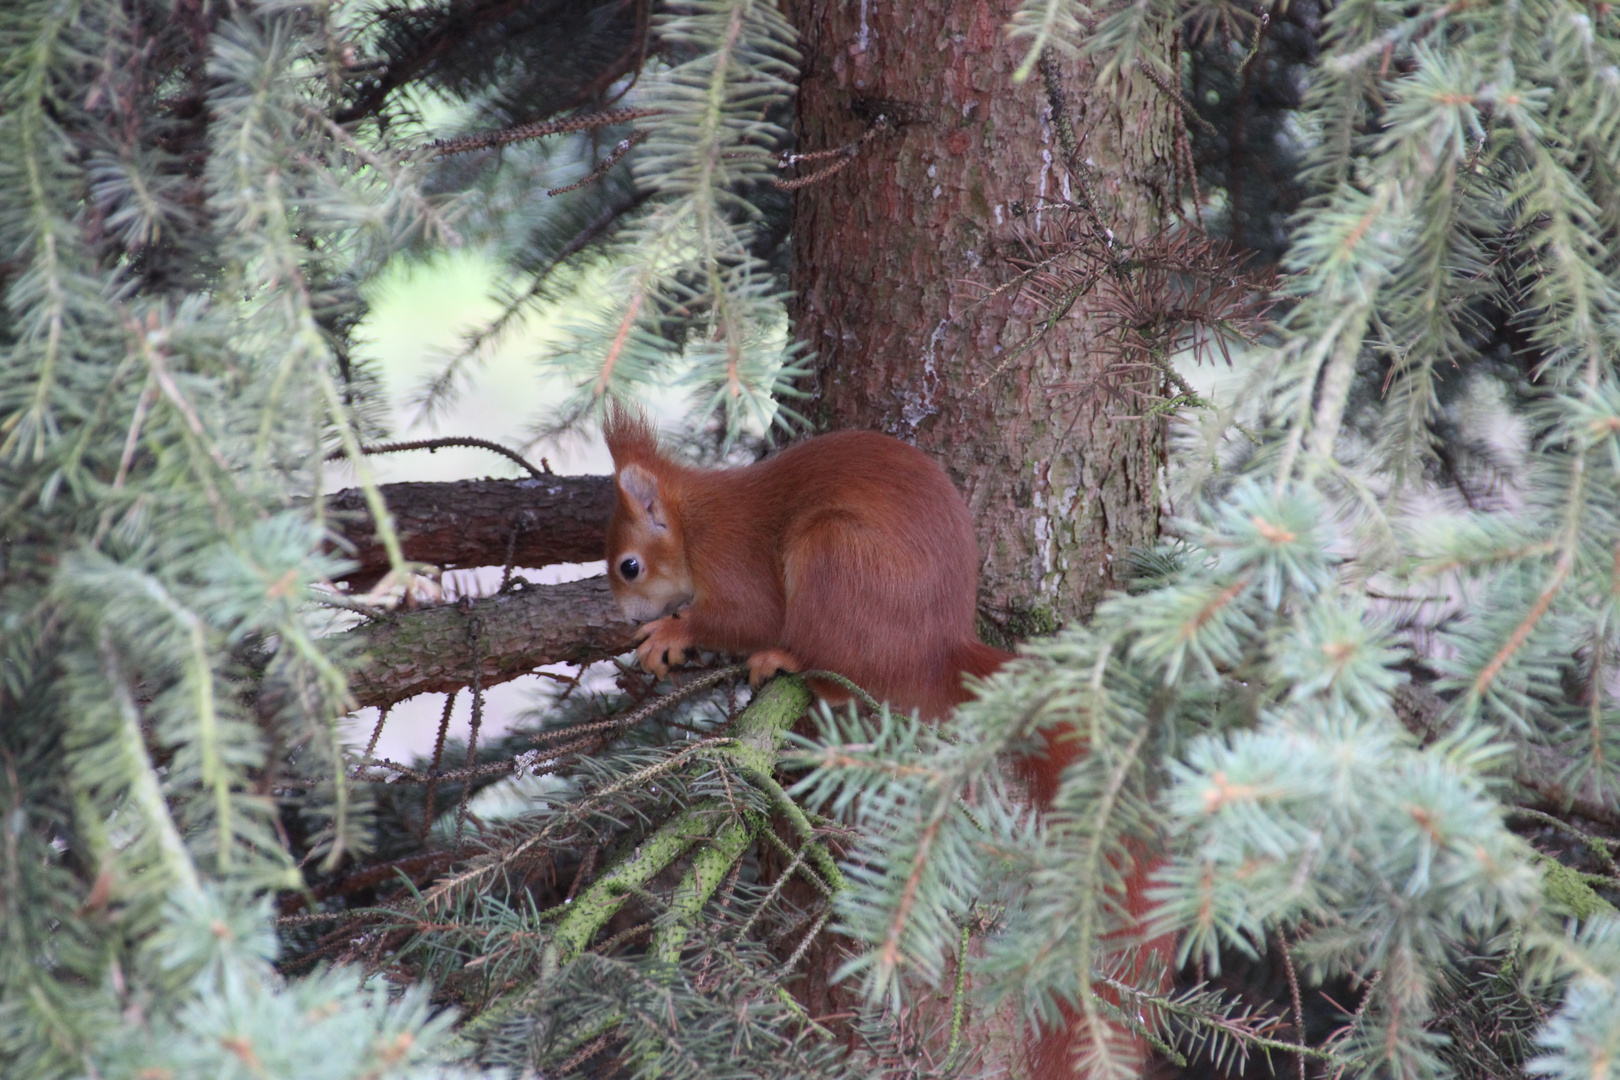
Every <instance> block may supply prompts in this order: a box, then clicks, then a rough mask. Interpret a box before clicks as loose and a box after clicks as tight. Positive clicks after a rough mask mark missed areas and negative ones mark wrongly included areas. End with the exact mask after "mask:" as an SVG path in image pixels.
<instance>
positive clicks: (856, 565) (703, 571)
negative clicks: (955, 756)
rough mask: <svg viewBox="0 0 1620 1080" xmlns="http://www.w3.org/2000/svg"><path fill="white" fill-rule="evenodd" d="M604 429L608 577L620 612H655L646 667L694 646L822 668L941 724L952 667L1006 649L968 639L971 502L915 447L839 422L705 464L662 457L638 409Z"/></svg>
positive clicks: (979, 662)
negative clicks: (729, 460) (762, 451)
mask: <svg viewBox="0 0 1620 1080" xmlns="http://www.w3.org/2000/svg"><path fill="white" fill-rule="evenodd" d="M606 435H607V442H608V449H609V450H610V451H611V452H612V454H613V465H614V471H615V476H616V477H617V478H618V500H617V505H616V507H615V509H614V512H613V517H612V520H611V521H610V523H609V525H608V578H609V581H610V582H611V584H612V587H613V592H614V596H615V597H617V598H618V600H619V603H620V606H621V607H623V608H624V611H625V614H626V615H627V616H629V617H631V618H636V619H643V620H651V621H650V622H648V623H647V624H646V625H645V626H643V627H642V633H643V635H644V640H643V643H642V647H641V651H640V656H641V659H642V662H643V664H644V665H645V666H647V667H648V668H649V669H650V670H653V671H655V672H658V673H660V674H661V673H662V672H663V670H666V669H667V667H668V666H669V665H670V664H674V663H678V662H679V661H680V659H681V657H682V655H683V654H684V653H686V652H688V651H691V650H692V649H694V648H707V649H716V650H720V651H724V652H735V653H743V654H745V655H747V656H749V658H750V666H751V668H752V669H753V675H754V676H755V678H756V681H757V680H758V679H761V678H765V677H768V676H769V675H771V674H773V673H774V672H775V671H777V670H788V671H809V670H816V669H822V670H827V671H836V672H838V673H839V674H841V675H845V676H847V677H848V678H850V679H851V680H853V681H854V682H855V683H856V684H857V685H859V686H861V687H864V688H865V689H866V690H868V691H870V692H871V693H872V694H873V695H874V696H875V697H877V698H879V699H881V700H885V701H888V702H889V703H891V704H892V705H895V706H897V707H899V708H902V709H917V710H920V711H921V713H922V714H923V715H924V716H926V717H930V718H938V717H940V716H943V715H944V714H945V713H947V712H949V711H950V709H951V707H952V706H954V705H956V704H959V703H960V702H962V701H963V700H965V699H966V697H967V693H966V691H965V690H964V688H963V685H962V673H963V672H968V673H971V674H974V675H988V674H990V673H991V672H992V671H994V670H995V669H996V668H997V667H999V666H1001V664H1002V663H1003V662H1005V661H1006V660H1007V659H1008V657H1009V655H1010V654H1008V653H1004V652H1001V651H1000V650H997V649H992V648H991V647H990V646H988V645H985V644H983V643H982V642H980V641H979V640H978V638H977V636H976V634H975V631H974V621H975V607H976V603H977V594H978V585H979V551H978V547H977V544H976V543H975V541H974V537H973V521H972V518H971V517H969V515H968V509H967V505H966V504H965V503H963V501H962V497H961V496H960V495H959V494H957V491H956V488H955V487H954V486H952V484H951V481H950V478H949V477H947V476H946V475H945V471H944V470H943V469H941V468H940V467H939V466H938V465H937V464H935V463H934V462H933V461H932V460H930V459H929V458H928V457H927V456H926V455H925V454H923V453H922V452H921V451H920V450H918V449H916V448H915V447H912V446H908V445H906V444H905V443H903V442H900V441H899V440H898V439H892V438H889V437H888V436H886V435H878V434H875V433H872V432H864V431H842V432H836V433H834V434H831V435H823V436H820V437H819V438H815V439H810V440H807V441H805V442H803V443H800V444H798V445H796V446H792V447H789V448H788V449H786V450H783V451H782V452H781V453H778V454H776V455H774V456H772V457H770V458H767V459H766V460H764V461H761V462H759V463H758V464H755V465H749V466H746V467H744V468H738V469H717V470H710V469H695V468H691V467H689V466H686V465H682V464H680V463H679V462H676V461H672V460H670V459H669V458H667V457H665V456H664V455H663V454H662V453H661V452H660V451H659V449H658V443H657V439H656V437H655V436H654V435H653V432H652V429H651V428H650V427H649V426H648V424H647V423H646V421H645V420H643V419H641V418H639V417H632V416H629V415H628V414H625V413H623V412H614V413H612V414H610V416H609V418H608V424H607V428H606ZM627 558H634V559H635V560H636V561H637V565H638V568H639V569H638V572H637V573H636V575H635V578H634V579H633V580H631V579H627V578H626V577H625V576H624V574H623V573H622V572H621V567H622V566H623V562H624V560H625V559H627ZM818 690H825V691H826V694H825V696H835V694H834V692H833V691H832V690H831V688H830V687H818Z"/></svg>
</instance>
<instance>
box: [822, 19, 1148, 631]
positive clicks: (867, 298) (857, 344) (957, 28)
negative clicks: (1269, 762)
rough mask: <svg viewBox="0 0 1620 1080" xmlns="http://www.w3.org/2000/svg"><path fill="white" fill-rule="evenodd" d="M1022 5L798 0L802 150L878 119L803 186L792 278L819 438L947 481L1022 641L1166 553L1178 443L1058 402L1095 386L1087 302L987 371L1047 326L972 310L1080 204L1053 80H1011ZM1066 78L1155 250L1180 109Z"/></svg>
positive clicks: (1085, 406) (1089, 140) (1078, 69)
mask: <svg viewBox="0 0 1620 1080" xmlns="http://www.w3.org/2000/svg"><path fill="white" fill-rule="evenodd" d="M1015 7H1016V4H1015V3H1014V2H1012V0H976V2H968V3H944V2H940V0H934V2H924V3H909V4H881V3H870V2H867V0H861V2H858V3H857V2H855V0H796V2H795V3H794V4H793V18H794V21H795V23H796V24H797V26H798V29H799V33H800V36H801V45H802V48H803V51H804V55H805V57H806V60H805V66H804V71H803V73H802V81H801V83H800V89H799V95H798V104H797V109H798V120H799V149H800V151H801V152H806V153H809V152H814V151H820V150H826V149H829V148H835V147H840V146H846V145H849V144H851V143H854V142H856V141H857V140H859V139H861V138H862V136H863V135H864V134H865V133H867V132H868V131H869V130H870V128H871V127H872V125H874V124H875V123H878V117H880V116H881V117H883V118H884V119H883V121H882V127H883V129H882V130H880V131H879V132H878V134H876V135H875V136H874V137H872V138H871V139H870V140H869V141H868V142H867V143H865V144H864V145H863V146H862V147H861V148H860V149H859V151H858V152H857V153H856V154H855V155H854V158H853V160H852V161H850V162H849V164H847V165H846V166H844V167H842V168H841V169H839V170H838V171H836V172H835V173H833V174H832V175H830V176H827V177H825V178H823V179H820V180H817V181H815V182H813V183H810V184H808V185H807V186H805V187H804V188H803V189H801V190H800V191H798V193H797V195H796V197H795V205H794V212H793V237H794V241H793V280H794V288H795V290H796V293H797V296H798V298H799V299H798V301H797V305H796V310H795V312H794V316H795V320H796V332H797V334H798V335H799V337H800V338H801V339H802V340H804V341H805V342H806V343H807V344H808V345H809V347H810V348H811V349H813V350H814V351H815V354H816V386H815V387H814V390H815V392H816V394H817V395H818V398H819V415H818V419H819V421H820V422H821V423H822V425H823V426H825V427H828V428H845V427H856V428H869V429H876V430H881V431H886V432H889V433H891V434H894V435H897V436H899V437H901V438H905V439H907V440H910V441H913V442H915V443H916V445H917V446H919V447H921V448H922V449H924V450H926V451H927V452H929V453H931V454H933V455H934V456H935V457H936V458H937V459H938V460H939V461H940V462H942V463H943V464H944V465H945V466H946V468H947V469H948V470H949V471H950V473H951V475H952V476H953V477H954V478H955V480H956V482H957V483H958V485H959V486H960V487H961V488H962V490H963V492H964V494H965V495H966V496H967V499H968V503H969V505H970V507H971V508H972V510H973V512H974V517H975V519H976V520H977V522H978V523H979V542H980V548H981V550H982V552H983V555H984V584H983V590H982V592H981V601H982V610H983V612H984V614H985V615H986V616H987V617H988V618H989V619H990V620H991V621H992V622H995V623H998V624H999V625H1000V626H1001V627H1002V628H1003V629H1004V630H1005V631H1006V632H1008V633H1009V634H1010V635H1012V636H1020V635H1023V634H1028V633H1031V632H1040V631H1044V630H1049V629H1051V628H1053V627H1054V626H1056V625H1057V624H1058V623H1060V622H1064V621H1069V620H1072V619H1075V618H1078V617H1083V616H1084V615H1086V614H1087V613H1088V612H1089V611H1090V610H1091V608H1092V606H1093V605H1094V604H1095V603H1096V600H1097V599H1098V598H1099V596H1100V595H1101V594H1102V592H1103V591H1104V590H1105V589H1107V588H1109V587H1111V586H1113V585H1115V584H1116V581H1117V578H1116V574H1115V572H1114V569H1113V565H1112V564H1113V562H1114V560H1115V559H1117V557H1118V555H1119V553H1120V552H1122V551H1123V550H1124V549H1125V548H1126V547H1127V546H1130V545H1134V544H1143V543H1150V542H1152V541H1153V539H1154V538H1155V537H1156V536H1157V534H1158V517H1159V502H1160V497H1159V479H1158V478H1159V470H1160V467H1161V464H1162V457H1163V440H1164V434H1163V428H1162V421H1160V420H1156V419H1150V420H1135V419H1128V418H1126V417H1125V416H1123V415H1120V414H1121V413H1123V412H1125V411H1127V410H1126V408H1124V407H1122V406H1121V405H1120V404H1115V403H1110V402H1109V401H1107V400H1106V399H1100V398H1098V397H1093V398H1092V399H1090V400H1083V399H1079V400H1077V398H1076V397H1075V396H1073V395H1063V394H1053V393H1050V392H1049V391H1050V390H1051V389H1052V388H1053V387H1056V386H1058V385H1059V384H1075V383H1082V384H1084V383H1087V382H1089V381H1090V377H1091V375H1092V374H1093V370H1094V368H1095V366H1096V364H1097V359H1096V357H1095V355H1094V353H1092V352H1089V351H1088V344H1089V343H1090V342H1091V341H1092V339H1093V338H1094V337H1095V335H1096V333H1097V331H1096V327H1095V323H1094V321H1093V315H1092V313H1093V312H1094V311H1095V310H1096V308H1095V306H1094V305H1095V304H1096V303H1097V302H1098V300H1097V298H1096V297H1095V296H1085V297H1082V298H1081V299H1080V301H1079V302H1078V303H1077V304H1076V305H1075V306H1074V308H1073V309H1072V311H1071V312H1070V313H1069V315H1068V316H1067V317H1066V318H1065V319H1063V320H1062V322H1061V323H1059V324H1058V325H1057V326H1056V327H1055V328H1054V329H1053V330H1052V331H1051V333H1050V334H1049V335H1048V338H1047V340H1046V342H1045V344H1044V345H1042V346H1041V347H1038V348H1036V349H1033V350H1030V351H1029V352H1026V353H1024V354H1022V355H1019V356H1018V357H1016V359H1015V360H1013V361H1012V362H1011V363H1007V364H1006V370H1005V371H1003V372H1001V373H999V374H995V372H996V368H997V366H998V365H999V364H1002V363H1004V361H1003V360H1002V358H1001V357H1000V356H998V354H1001V353H1004V352H1006V351H1007V350H1008V349H1009V348H1011V347H1012V346H1013V345H1015V344H1016V343H1017V342H1019V341H1022V340H1023V339H1024V338H1025V337H1026V336H1027V335H1028V334H1029V333H1030V331H1032V330H1033V329H1035V327H1037V326H1038V325H1039V324H1040V323H1041V322H1042V321H1043V320H1044V319H1045V317H1046V315H1047V314H1048V312H1047V311H1046V310H1045V309H1043V308H1042V307H1041V305H1039V304H1038V303H1036V302H1035V301H1034V300H1032V299H1031V298H1030V297H1029V296H1028V295H1027V294H1026V295H1024V296H1017V295H1015V294H1013V293H1011V292H1008V293H1006V294H1002V295H998V296H996V297H993V298H991V299H990V300H989V301H988V302H983V303H979V301H982V300H983V299H984V297H985V296H986V294H987V293H988V292H989V291H990V290H991V289H992V288H994V287H995V286H997V285H999V284H1001V283H1003V282H1006V281H1008V280H1010V279H1011V278H1012V277H1013V275H1014V273H1015V268H1014V267H1013V265H1012V264H1011V263H1010V262H1009V258H1010V257H1016V256H1017V255H1018V254H1019V253H1020V251H1021V250H1022V249H1021V247H1020V244H1021V240H1022V239H1024V238H1029V237H1034V238H1036V239H1041V238H1044V237H1046V236H1048V235H1050V233H1051V231H1052V229H1053V228H1054V226H1055V225H1057V224H1058V223H1059V219H1060V217H1061V216H1062V215H1060V214H1059V213H1058V212H1057V211H1055V210H1054V209H1053V208H1052V205H1051V204H1052V202H1053V201H1055V200H1065V199H1069V200H1074V201H1078V200H1079V199H1080V198H1081V192H1082V190H1083V189H1082V185H1081V183H1080V180H1079V178H1075V177H1071V176H1069V175H1068V173H1067V171H1066V169H1065V167H1064V165H1063V158H1064V155H1063V152H1062V150H1061V149H1060V146H1059V144H1058V141H1057V136H1056V133H1055V131H1054V129H1053V127H1052V123H1051V109H1050V107H1049V104H1048V100H1047V95H1046V92H1045V90H1044V89H1043V86H1042V80H1041V78H1040V77H1039V76H1038V75H1037V76H1036V77H1033V78H1031V79H1029V80H1028V81H1027V82H1025V83H1023V84H1015V83H1014V82H1013V79H1012V72H1013V69H1014V68H1015V67H1016V65H1017V63H1018V60H1019V59H1020V56H1021V53H1020V51H1019V48H1020V47H1019V46H1018V45H1016V44H1010V43H1009V42H1008V41H1007V38H1006V33H1005V27H1006V25H1007V22H1008V20H1009V18H1010V16H1011V14H1012V12H1013V10H1014V9H1015ZM1058 69H1059V71H1060V73H1061V82H1062V84H1063V86H1064V89H1065V92H1066V96H1067V100H1068V115H1069V116H1070V118H1072V120H1073V121H1074V126H1075V128H1076V131H1077V134H1078V136H1079V140H1080V155H1081V156H1082V157H1083V158H1084V159H1086V160H1087V161H1088V162H1089V165H1090V169H1089V170H1088V171H1089V176H1088V177H1087V178H1086V185H1085V186H1086V187H1088V188H1089V190H1090V191H1091V192H1092V193H1093V194H1094V195H1095V197H1096V200H1097V204H1098V211H1099V213H1100V215H1101V217H1102V219H1103V221H1104V223H1105V224H1106V226H1107V227H1108V228H1109V229H1111V230H1112V231H1113V233H1114V234H1115V235H1116V236H1117V237H1120V238H1123V239H1130V238H1140V237H1144V236H1147V235H1151V234H1153V233H1155V232H1157V231H1159V230H1160V229H1161V228H1162V226H1163V225H1164V224H1165V222H1164V220H1163V219H1162V215H1163V214H1164V213H1166V209H1165V207H1166V205H1167V203H1168V202H1169V201H1170V200H1169V199H1168V198H1167V195H1166V190H1165V189H1166V187H1167V186H1169V185H1170V183H1171V177H1172V175H1173V170H1172V168H1171V164H1170V163H1171V162H1172V160H1173V153H1174V141H1173V140H1174V131H1175V130H1176V129H1175V127H1174V123H1175V122H1176V118H1175V116H1174V115H1173V113H1172V111H1171V110H1172V108H1173V106H1172V105H1171V104H1170V103H1169V102H1167V101H1166V100H1165V99H1163V98H1162V97H1161V96H1160V95H1159V93H1158V92H1157V91H1156V90H1155V89H1154V88H1153V86H1152V85H1151V84H1150V83H1148V82H1147V81H1146V80H1145V79H1142V78H1141V77H1140V76H1137V77H1135V79H1134V80H1133V82H1132V84H1131V86H1130V87H1129V89H1128V90H1127V91H1125V92H1124V93H1123V94H1119V93H1116V92H1114V91H1113V90H1109V91H1096V90H1093V89H1092V79H1093V73H1092V71H1091V70H1090V68H1089V67H1087V66H1086V65H1085V64H1084V63H1083V62H1081V61H1078V60H1073V59H1064V60H1059V61H1058ZM1066 220H1068V221H1070V222H1072V221H1073V220H1074V217H1073V215H1072V214H1070V215H1068V217H1067V219H1066Z"/></svg>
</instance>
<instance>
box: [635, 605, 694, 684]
mask: <svg viewBox="0 0 1620 1080" xmlns="http://www.w3.org/2000/svg"><path fill="white" fill-rule="evenodd" d="M690 627H691V623H690V622H689V621H685V620H683V619H682V618H681V616H680V613H679V612H677V613H675V614H674V615H667V616H665V617H664V618H662V619H654V620H653V621H652V622H650V623H646V624H645V625H643V626H642V628H641V629H640V630H638V631H637V632H636V637H637V638H638V639H639V640H640V641H641V644H640V645H639V646H637V647H636V659H637V660H638V661H640V662H641V666H642V667H643V668H645V669H647V670H648V671H650V672H652V673H653V674H654V675H657V676H658V677H659V678H663V677H664V676H665V675H668V674H669V669H670V668H672V667H677V666H679V665H680V664H682V663H684V662H685V661H686V654H687V652H688V651H689V650H690V649H691V648H692V645H693V642H692V633H691V629H690Z"/></svg>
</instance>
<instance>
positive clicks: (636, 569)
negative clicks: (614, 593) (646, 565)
mask: <svg viewBox="0 0 1620 1080" xmlns="http://www.w3.org/2000/svg"><path fill="white" fill-rule="evenodd" d="M640 575H641V560H640V559H636V558H630V559H626V560H624V561H623V562H621V563H620V564H619V576H620V577H622V578H624V580H626V581H634V580H636V578H637V577H639V576H640Z"/></svg>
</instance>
